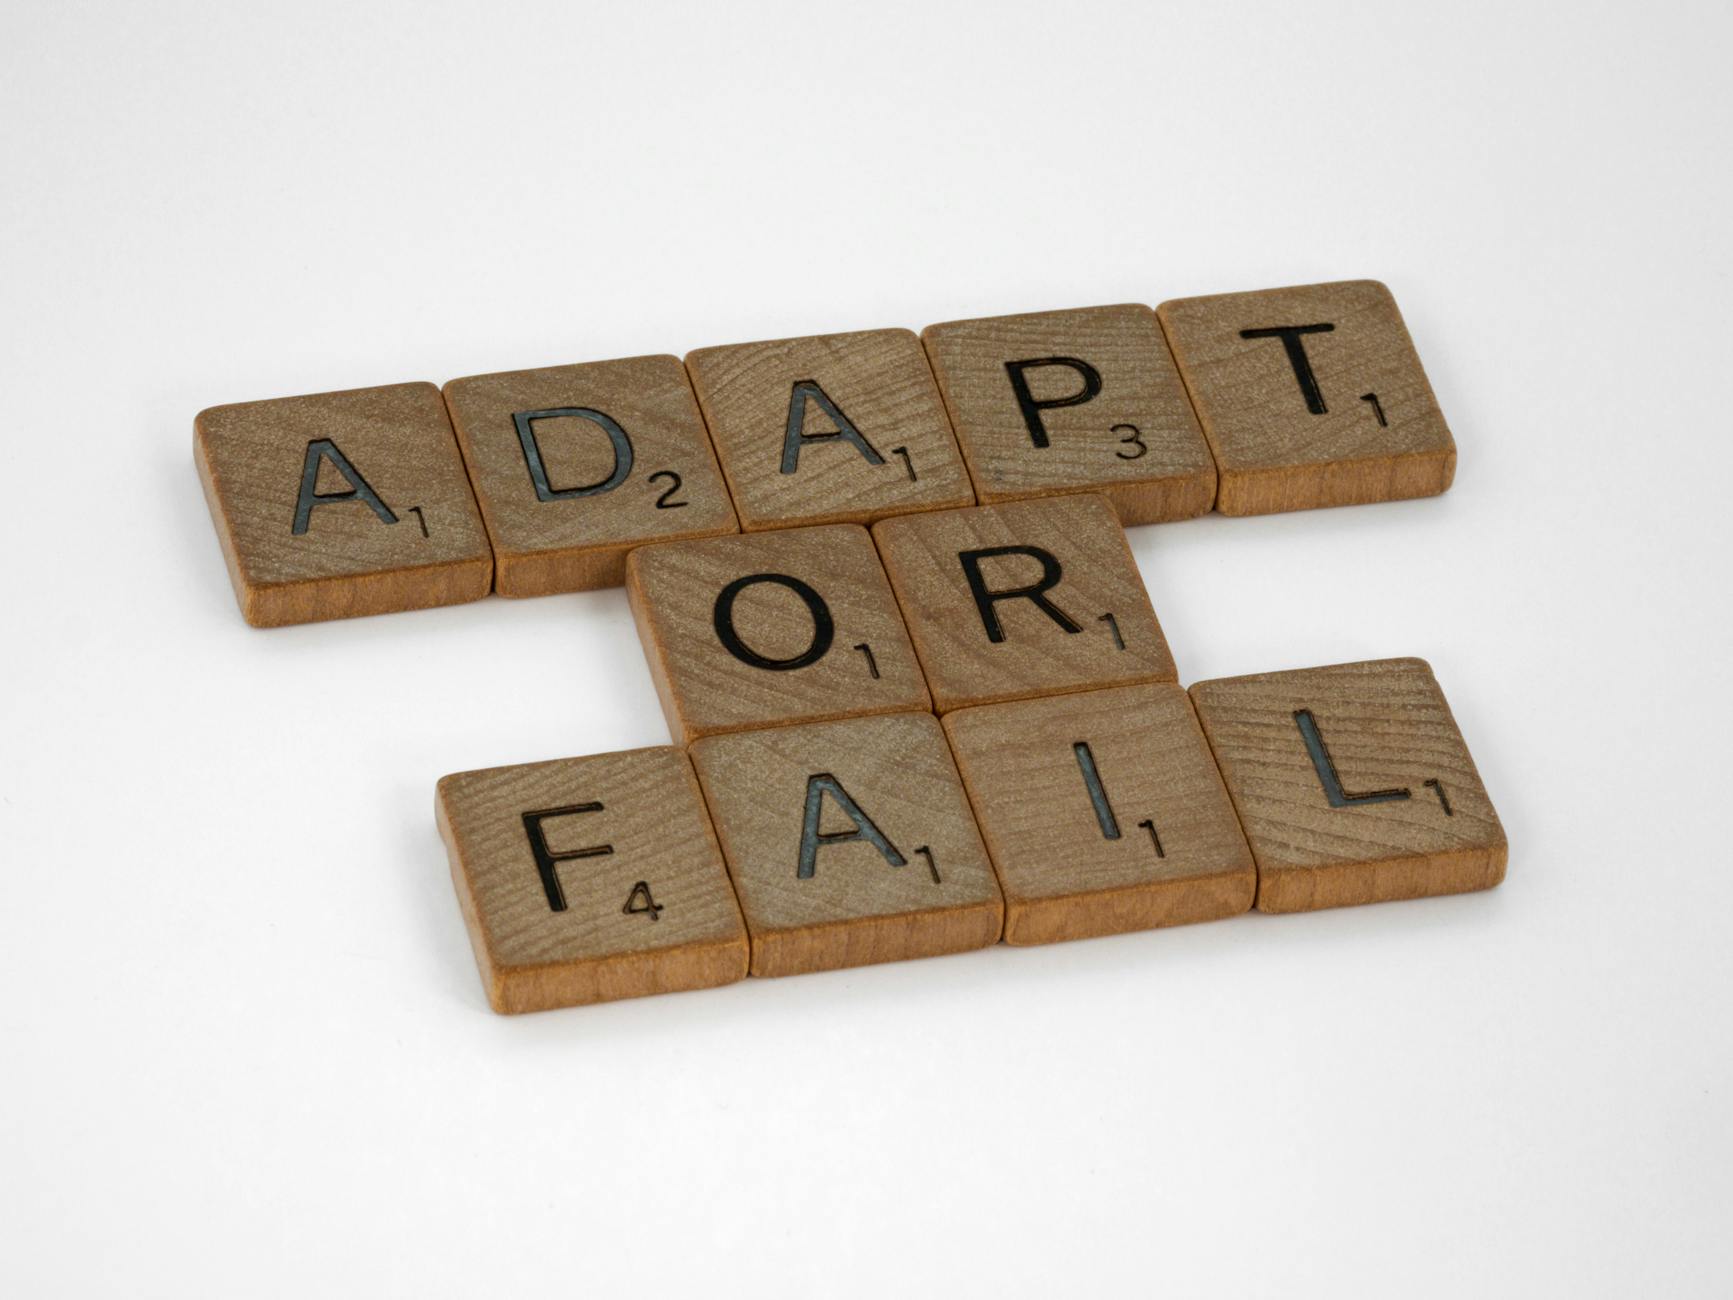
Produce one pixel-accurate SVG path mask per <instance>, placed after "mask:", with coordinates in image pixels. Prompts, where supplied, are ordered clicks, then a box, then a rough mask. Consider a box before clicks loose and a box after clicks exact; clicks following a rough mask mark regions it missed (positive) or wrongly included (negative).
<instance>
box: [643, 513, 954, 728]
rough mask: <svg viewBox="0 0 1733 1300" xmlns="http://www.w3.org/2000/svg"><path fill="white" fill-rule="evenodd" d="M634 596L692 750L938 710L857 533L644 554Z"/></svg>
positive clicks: (701, 544) (653, 667) (663, 691)
mask: <svg viewBox="0 0 1733 1300" xmlns="http://www.w3.org/2000/svg"><path fill="white" fill-rule="evenodd" d="M626 594H627V596H628V598H629V599H630V601H631V605H632V615H633V617H634V618H635V619H636V620H637V624H638V634H639V636H640V637H641V638H642V640H643V642H644V654H645V657H646V658H647V659H648V660H649V664H650V676H651V678H652V679H653V680H654V681H655V684H656V691H657V694H658V695H659V696H660V697H661V700H662V708H663V711H664V712H665V713H666V714H667V717H668V730H669V731H670V732H671V733H672V734H673V736H674V738H675V739H676V740H678V741H679V742H681V743H682V744H685V743H688V742H690V741H692V740H694V739H696V738H697V737H699V736H708V735H714V734H716V733H718V732H724V731H743V730H746V729H749V728H752V727H766V726H776V725H780V724H782V723H789V722H811V721H817V720H819V719H823V718H847V717H858V716H864V715H867V714H875V713H898V712H903V711H905V710H909V709H925V708H928V707H929V706H930V703H931V701H930V699H929V697H928V695H927V687H926V683H925V682H924V681H923V680H922V678H921V670H920V665H919V663H918V661H917V660H916V659H915V652H914V647H913V646H911V645H910V644H909V637H908V632H907V631H906V630H905V629H904V627H903V618H902V614H901V613H900V612H899V611H898V609H897V601H896V597H895V596H893V595H892V594H891V587H890V583H889V582H888V581H887V580H886V579H885V571H884V568H883V566H881V565H880V564H879V557H878V553H877V552H876V551H875V550H874V549H873V544H872V538H871V537H869V536H868V535H867V531H866V529H864V528H862V527H860V526H859V525H857V524H835V525H830V526H827V527H821V528H794V529H789V530H787V531H782V532H775V533H755V534H749V535H746V536H738V537H713V538H707V539H705V540H702V541H692V542H663V543H660V544H658V545H655V546H643V547H639V548H638V549H637V550H635V551H633V552H632V554H631V555H630V557H628V559H627V562H626Z"/></svg>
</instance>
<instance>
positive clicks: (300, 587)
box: [193, 384, 493, 627]
mask: <svg viewBox="0 0 1733 1300" xmlns="http://www.w3.org/2000/svg"><path fill="white" fill-rule="evenodd" d="M327 446H329V447H330V448H331V449H332V450H331V451H329V452H327V451H325V450H323V449H324V448H325V447H327ZM338 457H341V458H342V461H344V462H347V465H348V467H349V469H350V470H353V471H354V473H355V474H357V475H359V476H360V478H361V480H362V482H364V484H365V485H366V487H367V489H368V490H369V491H370V492H371V493H372V494H373V496H374V498H375V499H376V500H377V502H378V503H379V504H378V507H377V508H376V507H375V506H374V505H373V504H371V503H369V501H367V500H366V499H364V497H363V496H360V495H350V496H348V498H347V499H341V498H339V499H335V500H329V499H327V500H317V499H315V498H330V497H337V496H338V494H354V493H355V492H356V491H357V489H356V487H355V484H354V482H353V480H352V479H351V478H349V477H348V476H347V475H346V473H345V472H344V471H343V470H342V469H341V468H340V462H339V461H338V459H337V458H338ZM193 459H194V461H195V463H196V464H197V467H198V472H199V481H200V482H201V483H202V484H203V485H204V490H205V501H206V503H207V504H208V505H209V506H210V510H211V520H212V522H213V523H215V524H216V529H217V537H218V539H219V540H220V541H221V543H222V548H223V558H224V560H225V561H226V562H227V564H228V569H229V579H230V581H231V582H232V583H233V584H234V588H235V597H236V599H237V600H238V601H239V602H240V605H241V613H242V615H243V616H244V617H245V618H246V620H247V622H249V623H251V624H253V625H254V626H255V627H275V626H279V625H282V624H286V623H311V622H316V621H318V620H321V619H330V618H352V617H355V616H358V615H363V614H381V613H386V612H388V611H392V610H404V609H422V608H425V607H427V606H431V605H455V604H459V603H461V602H463V601H470V600H480V599H481V598H482V597H483V596H485V595H487V594H488V591H489V589H490V588H491V586H492V582H493V552H492V551H491V549H490V548H489V546H488V541H487V530H486V529H485V528H484V527H483V525H482V521H481V515H480V514H479V513H478V512H477V510H476V505H475V495H474V493H472V492H471V490H470V486H469V477H468V475H467V474H465V473H464V468H463V458H462V457H461V456H460V455H459V454H458V450H457V441H456V439H455V438H454V437H453V436H452V431H451V423H450V421H449V420H447V419H446V414H445V403H444V402H442V401H441V400H440V396H439V390H438V389H437V388H435V387H434V386H433V385H432V384H392V385H389V386H387V387H384V388H360V389H353V390H350V391H347V392H340V393H317V394H313V395H310V396H306V397H284V398H277V399H275V400H271V401H263V402H242V403H240V404H238V405H233V406H213V407H211V408H210V409H209V410H205V411H201V412H199V415H198V418H197V419H196V420H195V421H194V424H193ZM309 465H311V466H312V469H313V475H314V478H313V483H312V487H311V491H310V492H305V493H304V479H305V477H306V471H307V469H308V466H309ZM303 506H305V518H304V519H303V518H302V517H301V516H302V513H303V509H302V508H303ZM303 525H304V531H297V529H298V528H301V527H302V526H303ZM424 526H425V532H424V531H423V528H424Z"/></svg>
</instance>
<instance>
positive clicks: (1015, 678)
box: [873, 494, 1177, 713]
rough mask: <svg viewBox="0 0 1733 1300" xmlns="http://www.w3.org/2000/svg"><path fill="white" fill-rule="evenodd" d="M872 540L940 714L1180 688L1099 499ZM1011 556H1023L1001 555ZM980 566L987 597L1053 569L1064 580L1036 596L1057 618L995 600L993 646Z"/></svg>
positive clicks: (1027, 605) (1041, 503) (904, 527)
mask: <svg viewBox="0 0 1733 1300" xmlns="http://www.w3.org/2000/svg"><path fill="white" fill-rule="evenodd" d="M873 537H874V540H875V541H877V543H878V546H879V554H880V555H881V556H882V557H883V559H884V563H885V570H886V572H887V573H889V574H890V579H891V586H892V587H893V588H894V589H895V591H896V594H897V602H898V603H899V604H900V605H901V606H902V609H903V617H904V620H905V621H906V622H907V624H908V628H909V635H910V637H911V638H912V639H913V641H914V644H915V651H916V653H917V654H919V655H920V661H921V670H922V671H923V672H924V673H925V674H926V678H927V684H928V686H929V688H930V689H931V691H932V694H933V702H934V705H935V707H936V708H937V709H938V710H939V711H940V712H941V713H944V712H949V711H950V710H951V709H956V708H961V707H963V706H965V705H970V704H991V703H995V702H998V701H1001V700H1014V699H1024V698H1027V697H1029V696H1035V695H1057V694H1062V693H1064V692H1068V691H1081V690H1092V689H1096V688H1101V687H1107V686H1124V685H1130V684H1131V683H1133V682H1144V681H1174V680H1176V679H1177V673H1176V672H1175V669H1174V663H1173V656H1172V655H1171V654H1169V653H1168V648H1167V640H1166V638H1165V637H1163V636H1162V632H1161V624H1160V623H1158V622H1157V621H1156V617H1155V610H1154V609H1152V608H1151V607H1150V603H1149V593H1148V592H1147V591H1145V590H1144V587H1143V579H1142V578H1141V577H1140V576H1139V575H1138V571H1137V561H1136V560H1135V559H1134V558H1133V557H1132V554H1131V548H1130V547H1129V546H1127V545H1126V542H1125V532H1124V530H1123V529H1122V528H1121V527H1120V526H1119V521H1118V519H1116V518H1115V517H1114V513H1113V507H1112V506H1110V505H1108V503H1107V501H1106V499H1105V498H1103V497H1101V496H1098V495H1093V494H1088V495H1077V496H1061V497H1053V498H1049V499H1045V500H1038V501H1012V502H1007V503H1005V504H1003V505H996V506H977V507H974V508H972V509H967V510H947V511H941V512H937V513H934V514H925V515H904V516H901V517H899V518H896V519H886V520H883V521H882V522H880V523H878V524H875V525H874V526H873ZM1007 547H1010V548H1018V549H1016V550H1014V551H1011V552H1008V553H998V554H993V553H991V552H999V551H1001V549H1002V548H1007ZM970 557H972V564H973V567H974V570H975V571H976V572H978V574H979V577H980V581H981V585H982V587H983V590H984V591H985V592H986V593H987V594H988V595H989V596H990V595H991V594H993V593H1001V592H1007V591H1010V590H1013V589H1016V588H1023V587H1031V586H1035V587H1039V586H1040V585H1041V584H1043V583H1045V582H1046V581H1047V579H1048V577H1049V576H1050V570H1049V568H1048V562H1049V561H1050V563H1051V564H1052V565H1054V566H1057V571H1058V580H1057V581H1056V582H1054V583H1053V584H1052V585H1051V586H1050V587H1046V588H1045V589H1043V590H1040V591H1039V593H1038V594H1039V595H1040V596H1041V598H1042V599H1043V600H1044V601H1045V602H1047V604H1048V605H1049V606H1051V607H1052V610H1053V611H1057V617H1056V616H1055V614H1054V613H1053V612H1049V611H1048V610H1044V609H1043V608H1042V607H1041V606H1040V605H1038V604H1037V603H1036V602H1035V600H1033V599H1031V598H1025V597H1006V598H1004V599H1000V600H989V601H988V602H987V603H988V604H989V606H990V608H991V611H992V618H993V619H995V620H996V621H997V624H998V632H999V634H1000V636H1001V637H1002V639H1000V640H994V638H993V631H992V628H991V627H990V625H989V621H988V618H987V617H985V616H984V615H983V611H982V607H981V605H980V604H979V603H978V602H977V598H976V595H975V593H974V591H973V589H972V587H971V584H970V580H969V576H970V564H971V559H970ZM1109 615H1111V616H1112V617H1111V619H1110V618H1109V617H1108V616H1109ZM1061 617H1062V618H1063V619H1064V620H1065V622H1064V623H1061V622H1060V621H1058V619H1059V618H1061Z"/></svg>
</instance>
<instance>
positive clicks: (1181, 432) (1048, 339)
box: [921, 303, 1216, 524]
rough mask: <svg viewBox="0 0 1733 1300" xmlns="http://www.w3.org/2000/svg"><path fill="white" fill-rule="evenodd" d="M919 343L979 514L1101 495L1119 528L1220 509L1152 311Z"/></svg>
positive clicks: (1060, 318)
mask: <svg viewBox="0 0 1733 1300" xmlns="http://www.w3.org/2000/svg"><path fill="white" fill-rule="evenodd" d="M921 342H922V343H923V344H924V345H925V346H926V349H927V357H928V359H929V360H930V361H931V362H932V365H933V374H934V376H935V377H936V378H937V380H938V383H939V392H940V394H941V395H942V396H943V397H944V399H945V409H946V411H947V412H948V413H949V414H950V417H951V426H952V428H953V429H954V430H955V431H956V435H957V443H958V446H959V447H960V448H961V449H962V452H963V459H964V460H965V461H966V462H967V464H968V466H969V477H970V478H971V479H972V480H973V481H974V485H975V495H976V497H977V498H978V499H979V500H980V501H981V502H982V504H990V503H993V502H997V501H1012V500H1016V499H1018V498H1022V497H1038V496H1051V495H1053V494H1054V493H1059V492H1100V493H1101V494H1102V495H1103V496H1105V497H1106V498H1107V499H1108V500H1109V501H1110V502H1112V503H1113V507H1114V509H1115V510H1117V511H1118V512H1119V519H1120V522H1121V523H1123V524H1153V523H1160V522H1162V521H1163V520H1169V519H1189V518H1191V517H1192V516H1194V515H1201V514H1206V513H1208V511H1209V509H1210V507H1212V506H1213V505H1214V504H1215V493H1216V469H1215V460H1214V458H1213V457H1211V455H1210V450H1209V445H1208V444H1207V443H1206V442H1205V441H1204V436H1203V431H1202V430H1201V429H1200V428H1199V427H1198V422H1197V416H1196V415H1195V414H1193V412H1192V409H1191V399H1190V398H1189V397H1187V396H1186V392H1185V385H1184V384H1183V383H1182V382H1181V381H1180V377H1179V371H1178V369H1177V368H1176V367H1175V366H1174V363H1173V355H1172V353H1171V352H1169V350H1168V346H1167V340H1166V338H1165V337H1164V336H1163V335H1162V332H1161V326H1160V324H1159V323H1158V322H1157V321H1156V318H1155V313H1154V312H1153V311H1151V310H1150V309H1149V308H1148V307H1145V306H1143V305H1142V304H1139V303H1125V304H1122V305H1119V306H1113V307H1084V308H1079V309H1076V310H1071V311H1044V312H1033V313H1029V314H1027V315H1020V316H994V317H989V318H986V319H981V320H963V321H948V322H946V323H944V324H940V325H929V326H927V328H926V329H924V330H922V331H921ZM1019 384H1020V385H1021V386H1022V390H1021V391H1019V387H1018V385H1019ZM1097 389H1098V391H1094V390H1097ZM1092 394H1093V395H1092ZM1080 398H1081V399H1082V400H1078V399H1080ZM1026 407H1027V408H1028V409H1027V410H1026V409H1025V408H1026Z"/></svg>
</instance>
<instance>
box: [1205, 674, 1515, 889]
mask: <svg viewBox="0 0 1733 1300" xmlns="http://www.w3.org/2000/svg"><path fill="white" fill-rule="evenodd" d="M1191 694H1192V700H1193V702H1194V703H1195V704H1196V705H1197V712H1198V718H1199V720H1200V721H1201V722H1202V723H1203V729H1204V734H1205V735H1206V736H1207V737H1208V738H1209V743H1210V748H1211V749H1212V750H1213V751H1214V753H1215V756H1216V762H1217V763H1218V765H1219V766H1220V768H1221V772H1222V776H1223V778H1224V779H1225V780H1226V782H1227V787H1228V792H1229V794H1231V795H1232V796H1233V801H1234V806H1235V807H1236V808H1237V809H1238V811H1239V815H1240V823H1241V825H1243V826H1244V827H1245V832H1246V838H1247V840H1249V841H1250V843H1251V846H1252V854H1253V856H1254V857H1256V859H1257V863H1258V904H1257V905H1258V910H1259V911H1262V912H1304V911H1310V910H1312V909H1315V908H1322V907H1341V906H1344V905H1346V904H1350V903H1377V902H1383V901H1385V900H1387V899H1396V898H1418V897H1421V896H1423V895H1427V894H1457V893H1462V892H1465V891H1467V890H1472V889H1490V888H1491V887H1492V886H1494V885H1496V884H1498V882H1499V881H1501V880H1503V879H1504V866H1505V857H1506V850H1505V839H1504V828H1503V827H1501V826H1500V825H1499V822H1498V814H1497V813H1495V812H1494V811H1493V809H1492V802H1491V800H1489V799H1488V798H1487V796H1486V789H1485V787H1484V786H1482V785H1481V783H1480V774H1479V773H1478V772H1477V771H1475V768H1474V760H1473V759H1472V758H1470V757H1469V755H1468V746H1467V745H1466V744H1464V743H1463V739H1462V733H1461V732H1460V731H1458V730H1457V728H1456V720H1455V718H1453V717H1452V716H1451V714H1450V706H1449V705H1448V704H1446V703H1445V702H1444V694H1443V692H1441V691H1440V690H1439V689H1438V683H1437V681H1435V680H1434V679H1433V676H1432V669H1431V668H1430V667H1429V666H1428V665H1427V663H1426V661H1425V660H1423V659H1380V660H1374V661H1372V662H1369V663H1355V664H1337V665H1335V666H1333V667H1329V668H1306V669H1301V670H1299V671H1297V672H1281V673H1259V674H1257V675H1255V676H1251V677H1228V678H1223V679H1220V680H1217V681H1208V682H1199V683H1197V684H1196V685H1195V686H1193V687H1192V688H1191Z"/></svg>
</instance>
